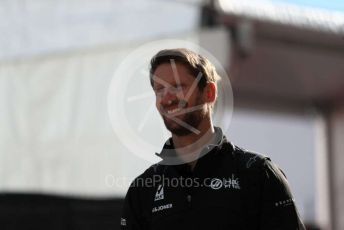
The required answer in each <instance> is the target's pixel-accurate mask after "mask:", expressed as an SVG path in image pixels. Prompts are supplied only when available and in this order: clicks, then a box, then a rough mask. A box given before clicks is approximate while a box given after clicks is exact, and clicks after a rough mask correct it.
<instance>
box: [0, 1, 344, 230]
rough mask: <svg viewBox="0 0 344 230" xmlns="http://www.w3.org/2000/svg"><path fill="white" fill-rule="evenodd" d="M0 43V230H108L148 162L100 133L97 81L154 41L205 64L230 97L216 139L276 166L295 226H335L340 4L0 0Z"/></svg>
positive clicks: (339, 179)
mask: <svg viewBox="0 0 344 230" xmlns="http://www.w3.org/2000/svg"><path fill="white" fill-rule="evenodd" d="M0 34H1V36H0V88H1V91H0V93H1V97H0V127H1V128H0V136H1V138H0V229H22V228H24V227H25V229H96V228H97V229H118V227H119V213H120V210H121V202H122V200H123V197H124V195H125V192H126V190H127V188H128V185H129V183H130V181H131V180H132V179H133V178H134V177H135V176H137V175H138V174H140V173H141V172H142V171H143V170H144V169H146V168H147V167H149V166H150V164H151V162H148V161H145V160H142V159H139V158H138V157H137V156H136V155H134V154H132V153H131V152H130V150H129V149H128V148H126V146H125V145H124V144H123V143H122V142H121V141H120V138H119V137H118V136H117V135H116V134H115V132H114V131H113V129H112V126H111V123H110V118H109V114H108V104H107V103H108V102H107V95H108V90H109V85H110V82H111V80H112V78H113V75H114V72H115V71H116V69H117V68H118V66H119V65H120V63H121V62H122V61H123V60H124V59H125V57H126V56H127V55H128V54H129V53H131V52H132V51H134V50H135V49H136V48H137V47H139V46H141V45H142V44H145V43H147V42H151V41H156V40H159V39H164V38H169V39H170V38H173V39H181V40H185V41H189V42H193V43H195V44H199V45H200V46H201V47H204V48H205V49H207V50H208V51H209V52H211V53H212V55H213V56H215V57H216V58H218V60H219V61H220V62H221V64H222V65H223V66H224V67H225V68H226V70H227V73H228V75H229V77H230V81H231V84H232V88H233V93H234V111H233V118H232V121H231V125H230V128H229V129H228V130H226V135H227V136H228V139H229V140H231V141H233V142H234V143H235V144H238V145H240V146H243V147H244V148H247V149H252V150H255V151H258V152H262V153H264V154H267V155H269V156H271V158H272V159H273V160H274V161H275V162H276V163H277V164H279V165H280V166H281V168H282V169H283V170H284V171H285V173H286V174H287V177H288V179H289V182H290V185H291V187H292V190H293V192H294V195H295V198H296V203H297V205H298V208H299V211H300V214H301V216H302V218H303V220H304V221H305V222H306V223H308V224H310V225H311V224H312V225H314V226H318V227H319V228H320V229H334V230H341V229H344V219H343V218H341V216H342V215H343V214H344V198H343V197H342V196H341V194H343V193H344V178H343V177H344V168H343V167H342V166H341V162H344V155H343V151H344V144H343V143H344V142H343V140H344V106H343V101H344V3H343V2H341V1H331V2H328V1H301V0H299V1H297V0H290V1H288V0H284V1H283V0H279V1H277V0H276V1H273V0H271V1H268V0H264V1H263V0H256V1H247V0H240V1H237V0H222V1H221V0H214V1H202V0H171V1H170V0H132V1H125V0H116V1H115V0H99V1H91V0H72V1H66V0H62V1H53V0H44V1H43V0H36V1H30V0H15V1H9V0H4V1H1V2H0ZM146 84H147V85H146V86H144V87H147V89H149V83H148V76H147V83H146ZM126 87H127V86H126ZM137 109H138V110H140V111H131V112H132V113H134V114H144V109H145V107H142V106H141V107H137ZM137 119H142V116H137ZM153 120H154V119H153ZM150 132H152V131H150ZM132 141H133V144H135V140H132ZM161 144H162V143H161ZM152 154H154V153H152ZM117 179H123V180H121V183H118V181H119V180H117ZM115 182H116V183H115Z"/></svg>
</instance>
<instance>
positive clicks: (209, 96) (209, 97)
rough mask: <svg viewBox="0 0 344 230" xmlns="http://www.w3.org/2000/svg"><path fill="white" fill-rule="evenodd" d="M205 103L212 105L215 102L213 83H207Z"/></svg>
mask: <svg viewBox="0 0 344 230" xmlns="http://www.w3.org/2000/svg"><path fill="white" fill-rule="evenodd" d="M204 90H205V101H206V102H208V103H213V102H215V100H216V95H217V87H216V84H215V83H213V82H209V83H207V85H206V87H205V89H204Z"/></svg>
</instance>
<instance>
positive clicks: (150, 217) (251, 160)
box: [121, 49, 304, 230]
mask: <svg viewBox="0 0 344 230" xmlns="http://www.w3.org/2000/svg"><path fill="white" fill-rule="evenodd" d="M219 79H220V77H219V76H218V74H217V73H216V70H215V67H214V66H213V65H212V64H211V63H210V62H209V61H208V60H207V59H206V58H204V57H203V56H201V55H199V54H196V53H194V52H192V51H190V50H187V49H169V50H162V51H160V52H158V53H157V54H156V55H155V56H154V57H153V58H152V60H151V66H150V80H151V85H152V88H153V90H154V92H155V96H156V107H157V109H158V111H159V113H160V114H161V116H162V118H163V120H164V123H165V126H166V128H167V129H168V130H169V131H170V132H171V134H172V137H171V138H170V139H169V140H167V142H166V143H165V145H164V147H163V149H162V151H161V153H160V154H159V156H160V157H161V158H162V161H161V162H159V163H157V164H155V165H153V166H151V167H150V168H149V169H147V170H146V171H145V172H144V173H143V174H142V175H140V176H139V177H137V178H136V179H135V180H134V182H133V183H132V185H131V186H130V188H129V191H128V193H127V195H126V198H125V203H124V208H123V216H122V218H121V228H122V229H179V230H181V229H262V230H269V229H271V230H272V229H273V230H278V229H288V230H289V229H290V230H291V229H304V227H303V224H302V222H301V221H300V218H299V215H298V212H297V209H296V206H295V203H294V199H293V197H292V194H291V192H290V189H289V186H288V182H287V180H286V178H285V176H284V175H283V173H282V172H281V171H280V170H279V169H278V168H277V167H276V166H275V165H274V164H273V163H272V162H271V161H270V159H269V158H267V157H264V156H262V155H259V154H256V153H252V152H248V151H246V150H244V149H241V148H239V147H237V146H235V145H233V144H232V143H230V142H229V141H227V140H226V137H225V136H224V135H223V134H222V130H221V129H220V128H218V127H214V126H213V124H212V116H211V115H212V109H213V106H214V103H215V102H216V99H217V84H216V83H217V81H218V80H219Z"/></svg>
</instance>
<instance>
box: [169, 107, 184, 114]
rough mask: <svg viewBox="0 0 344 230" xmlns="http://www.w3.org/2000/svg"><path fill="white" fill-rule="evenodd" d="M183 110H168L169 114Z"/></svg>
mask: <svg viewBox="0 0 344 230" xmlns="http://www.w3.org/2000/svg"><path fill="white" fill-rule="evenodd" d="M181 110H182V109H181V108H175V109H171V110H167V114H172V113H177V112H179V111H181Z"/></svg>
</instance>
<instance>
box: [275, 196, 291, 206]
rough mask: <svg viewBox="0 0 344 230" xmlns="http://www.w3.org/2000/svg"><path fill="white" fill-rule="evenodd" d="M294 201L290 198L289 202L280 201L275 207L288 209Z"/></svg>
mask: <svg viewBox="0 0 344 230" xmlns="http://www.w3.org/2000/svg"><path fill="white" fill-rule="evenodd" d="M294 201H295V200H294V199H293V198H290V199H288V200H280V201H277V202H275V207H286V206H289V205H291V204H293V203H294Z"/></svg>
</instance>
